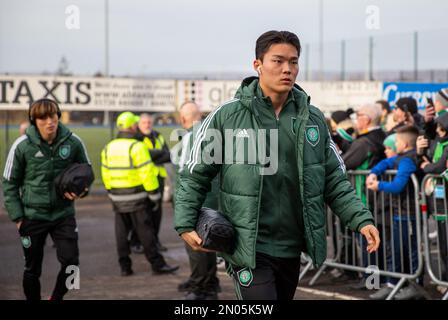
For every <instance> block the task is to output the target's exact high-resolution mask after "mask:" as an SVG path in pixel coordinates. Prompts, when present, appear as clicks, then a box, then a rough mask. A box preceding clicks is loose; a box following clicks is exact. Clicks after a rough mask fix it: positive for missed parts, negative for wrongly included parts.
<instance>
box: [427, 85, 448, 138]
mask: <svg viewBox="0 0 448 320" xmlns="http://www.w3.org/2000/svg"><path fill="white" fill-rule="evenodd" d="M447 110H448V88H445V89H442V90H440V91H439V92H437V93H436V95H435V99H434V104H431V103H430V101H428V104H427V106H426V109H425V117H424V119H425V125H424V129H425V135H426V136H427V137H429V139H434V138H435V137H436V123H435V121H434V119H435V118H437V117H440V116H441V115H442V114H444V113H445V112H447Z"/></svg>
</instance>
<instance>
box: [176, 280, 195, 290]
mask: <svg viewBox="0 0 448 320" xmlns="http://www.w3.org/2000/svg"><path fill="white" fill-rule="evenodd" d="M192 288H193V283H192V281H191V280H190V279H188V280H187V281H185V282H182V283H180V284H179V285H178V286H177V291H179V292H188V291H190V290H191V289H192Z"/></svg>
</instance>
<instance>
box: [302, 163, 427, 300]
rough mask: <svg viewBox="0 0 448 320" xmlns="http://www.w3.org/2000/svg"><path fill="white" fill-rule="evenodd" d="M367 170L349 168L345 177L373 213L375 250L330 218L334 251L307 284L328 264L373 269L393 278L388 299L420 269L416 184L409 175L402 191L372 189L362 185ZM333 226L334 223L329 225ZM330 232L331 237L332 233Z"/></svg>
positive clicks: (386, 177)
mask: <svg viewBox="0 0 448 320" xmlns="http://www.w3.org/2000/svg"><path fill="white" fill-rule="evenodd" d="M368 174H369V171H364V170H363V171H361V170H356V171H349V172H348V177H349V179H350V180H351V182H352V184H353V186H354V188H355V189H356V191H355V192H356V193H357V194H358V196H359V197H360V198H361V199H362V201H363V202H364V203H365V204H367V205H368V206H369V208H370V210H371V211H372V213H373V215H374V218H375V224H376V225H377V227H378V230H379V232H380V237H381V244H380V248H379V250H378V251H377V252H375V253H372V254H368V253H367V251H366V247H367V243H366V241H365V239H363V236H362V235H360V234H358V233H356V232H352V231H350V230H349V229H348V227H346V226H342V225H341V223H340V221H339V219H338V218H336V219H335V220H334V224H333V220H331V224H330V223H328V224H327V230H328V232H330V231H333V230H336V234H335V235H334V237H335V239H337V240H336V241H335V244H336V250H335V252H336V253H335V254H334V255H333V257H328V258H327V260H326V261H325V262H324V264H323V265H322V267H321V268H320V269H319V270H318V271H317V272H316V274H315V275H314V277H313V278H312V279H311V280H310V282H309V285H310V286H312V285H313V284H314V283H315V282H316V281H317V280H318V278H319V277H320V276H321V275H322V273H323V272H324V271H325V269H326V268H328V267H333V268H337V269H343V270H349V271H355V272H360V273H362V274H364V275H366V277H368V276H369V275H370V274H372V273H375V275H377V276H380V277H388V278H389V279H391V281H394V280H392V279H396V280H395V281H397V283H396V285H395V287H394V288H393V290H392V291H391V293H390V294H389V295H388V297H387V298H386V299H387V300H390V299H392V298H393V297H394V296H395V295H396V293H397V292H398V291H399V290H400V289H401V288H402V287H403V285H404V284H405V282H406V281H412V280H416V279H417V278H419V277H420V276H421V275H422V272H423V268H424V261H423V254H422V250H420V248H421V245H422V234H421V214H420V203H419V190H420V188H419V184H418V181H417V178H416V177H415V175H412V176H411V180H410V182H411V183H408V185H407V186H406V192H405V193H402V194H400V195H394V194H391V193H384V192H373V191H371V190H368V189H367V187H366V186H365V178H366V177H367V176H368ZM395 174H396V171H395V170H390V171H386V172H385V174H384V175H383V176H381V177H378V180H381V181H389V182H390V181H392V180H393V178H394V176H395ZM397 204H399V205H397ZM327 216H332V214H331V212H328V214H327ZM327 219H330V218H327ZM331 219H333V218H331ZM328 221H330V220H328ZM333 226H336V227H335V228H334V229H333ZM331 236H332V238H333V235H331ZM412 244H413V245H412ZM306 271H308V270H306ZM305 273H306V272H305ZM301 276H302V277H303V276H304V274H303V275H302V274H301Z"/></svg>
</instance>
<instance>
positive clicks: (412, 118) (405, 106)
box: [387, 97, 424, 135]
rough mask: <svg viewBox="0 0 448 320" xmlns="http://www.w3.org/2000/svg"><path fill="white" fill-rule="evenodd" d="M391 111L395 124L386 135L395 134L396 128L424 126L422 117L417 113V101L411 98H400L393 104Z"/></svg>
mask: <svg viewBox="0 0 448 320" xmlns="http://www.w3.org/2000/svg"><path fill="white" fill-rule="evenodd" d="M395 106H396V107H395V109H394V111H393V118H394V121H395V122H396V125H395V127H393V128H392V129H391V130H389V132H388V133H387V134H388V135H390V134H392V133H395V132H396V131H397V129H398V128H401V127H404V126H409V125H414V126H416V127H417V128H422V127H423V125H424V120H423V116H422V115H421V114H419V113H418V107H417V101H416V100H415V99H414V98H411V97H405V98H400V99H398V100H397V102H396V103H395Z"/></svg>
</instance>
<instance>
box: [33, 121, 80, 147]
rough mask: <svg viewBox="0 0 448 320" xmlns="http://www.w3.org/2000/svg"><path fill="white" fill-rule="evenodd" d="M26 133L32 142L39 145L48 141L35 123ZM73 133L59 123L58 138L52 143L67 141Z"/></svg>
mask: <svg viewBox="0 0 448 320" xmlns="http://www.w3.org/2000/svg"><path fill="white" fill-rule="evenodd" d="M25 134H26V135H27V137H28V139H29V140H30V141H31V143H34V144H37V145H41V144H42V143H47V142H46V141H44V140H43V139H42V137H41V135H40V133H39V130H38V129H37V127H36V126H35V125H31V126H29V127H28V128H27V129H26V131H25ZM71 135H72V133H71V132H70V130H69V129H68V128H67V127H66V126H65V125H63V124H62V123H60V122H59V123H58V131H57V134H56V138H55V139H54V142H53V143H52V145H54V146H55V145H58V144H60V143H61V142H63V141H65V140H66V139H67V138H69V137H70V136H71Z"/></svg>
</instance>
